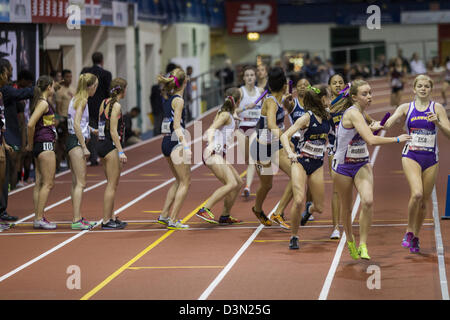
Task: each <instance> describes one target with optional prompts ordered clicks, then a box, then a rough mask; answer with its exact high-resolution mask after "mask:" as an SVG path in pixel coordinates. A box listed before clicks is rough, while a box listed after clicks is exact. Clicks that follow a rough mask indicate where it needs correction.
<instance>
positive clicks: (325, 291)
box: [318, 130, 386, 300]
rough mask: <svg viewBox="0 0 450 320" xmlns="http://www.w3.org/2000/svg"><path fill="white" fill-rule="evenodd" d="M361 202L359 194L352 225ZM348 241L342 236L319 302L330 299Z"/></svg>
mask: <svg viewBox="0 0 450 320" xmlns="http://www.w3.org/2000/svg"><path fill="white" fill-rule="evenodd" d="M385 134H386V131H385V130H382V131H381V134H380V136H381V137H384V136H385ZM379 150H380V146H376V147H375V150H374V152H373V156H372V159H371V160H370V163H371V164H372V166H373V165H374V164H375V160H376V159H377V156H378V152H379ZM360 202H361V198H360V196H359V194H358V196H357V197H356V200H355V203H354V205H353V210H352V223H353V221H354V220H355V217H356V214H357V213H358V208H359V204H360ZM346 240H347V235H346V234H345V232H344V233H343V234H342V237H341V240H340V241H339V245H338V247H337V249H336V253H335V255H334V258H333V261H332V262H331V266H330V269H329V270H328V274H327V277H326V278H325V282H324V284H323V287H322V290H321V291H320V294H319V298H318V299H319V300H326V299H327V297H328V293H329V292H330V288H331V283H332V282H333V279H334V275H335V274H336V270H337V267H338V265H339V261H340V260H341V256H342V251H343V250H344V246H345V242H346Z"/></svg>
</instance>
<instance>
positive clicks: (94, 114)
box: [81, 65, 112, 128]
mask: <svg viewBox="0 0 450 320" xmlns="http://www.w3.org/2000/svg"><path fill="white" fill-rule="evenodd" d="M83 73H92V74H94V75H95V76H97V78H98V87H97V91H95V94H94V95H93V96H92V97H89V98H88V106H89V125H90V126H91V127H93V128H97V127H98V115H99V111H100V105H101V104H102V101H103V100H104V99H106V98H108V97H109V86H110V85H111V80H112V75H111V72H109V71H107V70H105V69H103V68H102V67H100V66H99V65H94V66H92V67H89V68H83V70H81V74H83Z"/></svg>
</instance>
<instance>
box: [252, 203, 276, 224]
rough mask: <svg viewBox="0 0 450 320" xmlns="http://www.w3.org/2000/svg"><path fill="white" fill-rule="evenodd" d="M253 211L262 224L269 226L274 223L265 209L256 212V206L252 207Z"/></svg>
mask: <svg viewBox="0 0 450 320" xmlns="http://www.w3.org/2000/svg"><path fill="white" fill-rule="evenodd" d="M252 211H253V213H254V214H255V216H256V217H257V218H258V220H259V221H260V222H261V224H263V225H265V226H267V227H269V226H271V225H272V221H270V220H269V218H267V216H266V215H265V214H264V211H261V212H256V211H255V208H254V207H252Z"/></svg>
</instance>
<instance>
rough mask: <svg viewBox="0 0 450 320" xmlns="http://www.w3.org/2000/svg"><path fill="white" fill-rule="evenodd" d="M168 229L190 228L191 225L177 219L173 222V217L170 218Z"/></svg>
mask: <svg viewBox="0 0 450 320" xmlns="http://www.w3.org/2000/svg"><path fill="white" fill-rule="evenodd" d="M167 229H170V230H185V229H189V226H188V225H187V224H182V223H181V220H177V221H175V222H173V221H172V219H169V223H168V224H167Z"/></svg>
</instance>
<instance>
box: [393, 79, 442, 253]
mask: <svg viewBox="0 0 450 320" xmlns="http://www.w3.org/2000/svg"><path fill="white" fill-rule="evenodd" d="M413 90H414V93H415V95H416V96H415V98H414V100H413V101H411V102H410V103H404V104H402V105H400V106H399V107H398V108H397V110H396V111H395V113H394V114H393V115H392V116H391V117H390V118H389V119H388V120H387V121H386V123H385V125H384V128H385V129H386V130H387V129H389V128H391V127H392V125H393V124H394V123H395V122H396V121H397V120H398V119H405V127H406V132H407V133H408V134H410V135H411V136H412V140H411V141H409V142H407V143H406V144H405V147H404V148H403V152H402V165H403V172H404V173H405V176H406V180H407V181H408V184H409V188H410V191H411V195H410V198H409V203H408V227H407V228H406V234H405V236H404V238H403V241H402V246H403V247H405V248H409V249H410V252H412V253H416V252H419V251H420V246H419V237H418V236H419V232H420V229H421V227H422V225H423V221H424V219H425V216H426V214H427V210H428V208H429V202H430V199H431V193H432V191H433V188H434V185H435V183H436V177H437V174H438V169H439V162H438V161H439V155H438V153H439V152H438V145H437V129H440V130H442V132H443V134H444V135H445V137H447V138H448V139H450V122H449V120H448V117H447V113H446V111H445V109H444V107H443V106H442V105H441V104H440V103H437V102H434V101H432V90H433V80H431V78H430V77H428V76H426V75H419V76H417V77H416V78H415V80H414V84H413Z"/></svg>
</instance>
